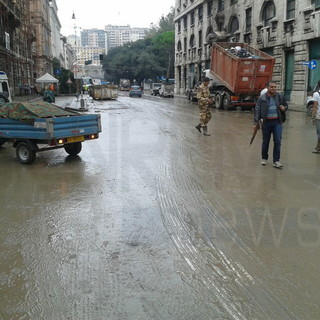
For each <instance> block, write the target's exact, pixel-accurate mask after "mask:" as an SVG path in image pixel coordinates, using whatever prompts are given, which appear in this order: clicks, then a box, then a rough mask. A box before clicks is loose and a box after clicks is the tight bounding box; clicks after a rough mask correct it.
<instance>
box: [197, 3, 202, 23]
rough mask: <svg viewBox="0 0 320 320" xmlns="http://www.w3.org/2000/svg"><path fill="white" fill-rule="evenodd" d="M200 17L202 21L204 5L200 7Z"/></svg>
mask: <svg viewBox="0 0 320 320" xmlns="http://www.w3.org/2000/svg"><path fill="white" fill-rule="evenodd" d="M198 17H199V21H202V19H203V6H200V7H199V8H198Z"/></svg>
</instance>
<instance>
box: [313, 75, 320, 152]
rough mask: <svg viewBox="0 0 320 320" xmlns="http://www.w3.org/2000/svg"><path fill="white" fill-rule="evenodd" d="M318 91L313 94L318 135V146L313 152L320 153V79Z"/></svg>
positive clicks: (314, 122)
mask: <svg viewBox="0 0 320 320" xmlns="http://www.w3.org/2000/svg"><path fill="white" fill-rule="evenodd" d="M317 88H318V91H316V92H315V93H314V94H313V99H314V102H313V109H312V123H313V124H314V125H315V126H316V132H317V137H318V142H317V146H316V147H315V149H314V150H313V151H312V152H313V153H320V94H319V92H320V80H319V81H318V86H317Z"/></svg>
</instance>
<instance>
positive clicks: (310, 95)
mask: <svg viewBox="0 0 320 320" xmlns="http://www.w3.org/2000/svg"><path fill="white" fill-rule="evenodd" d="M319 89H320V88H319V87H318V84H317V85H316V86H315V87H314V88H313V90H311V91H309V92H308V96H307V101H306V109H307V110H306V111H307V114H308V115H309V116H310V117H311V116H312V109H313V102H314V99H313V94H314V93H315V92H316V91H318V90H319Z"/></svg>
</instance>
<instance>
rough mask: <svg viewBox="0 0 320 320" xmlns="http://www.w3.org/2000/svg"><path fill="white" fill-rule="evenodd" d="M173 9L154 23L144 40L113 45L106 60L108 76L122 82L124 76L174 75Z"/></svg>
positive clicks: (106, 74) (146, 77)
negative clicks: (156, 23)
mask: <svg viewBox="0 0 320 320" xmlns="http://www.w3.org/2000/svg"><path fill="white" fill-rule="evenodd" d="M173 18H174V9H173V8H172V10H171V12H170V13H169V14H168V15H167V16H166V17H162V18H161V19H160V21H159V26H152V27H151V29H150V31H149V32H148V34H147V36H146V38H145V39H143V40H138V41H135V42H130V43H126V44H125V45H124V46H122V47H117V48H112V49H111V50H110V51H109V52H108V54H107V55H105V56H104V59H103V69H104V71H105V78H106V80H108V81H113V82H115V83H119V80H120V79H121V78H125V79H130V80H131V81H133V80H136V81H137V82H138V83H140V82H142V81H143V80H147V79H153V80H155V79H156V78H157V77H159V76H165V77H169V78H173V76H174V66H173V54H174V22H173Z"/></svg>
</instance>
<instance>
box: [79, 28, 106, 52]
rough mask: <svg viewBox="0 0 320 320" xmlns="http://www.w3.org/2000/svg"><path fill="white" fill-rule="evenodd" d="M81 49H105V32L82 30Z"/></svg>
mask: <svg viewBox="0 0 320 320" xmlns="http://www.w3.org/2000/svg"><path fill="white" fill-rule="evenodd" d="M81 46H82V47H97V48H101V49H104V51H105V49H106V32H105V30H101V29H84V30H82V31H81Z"/></svg>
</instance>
